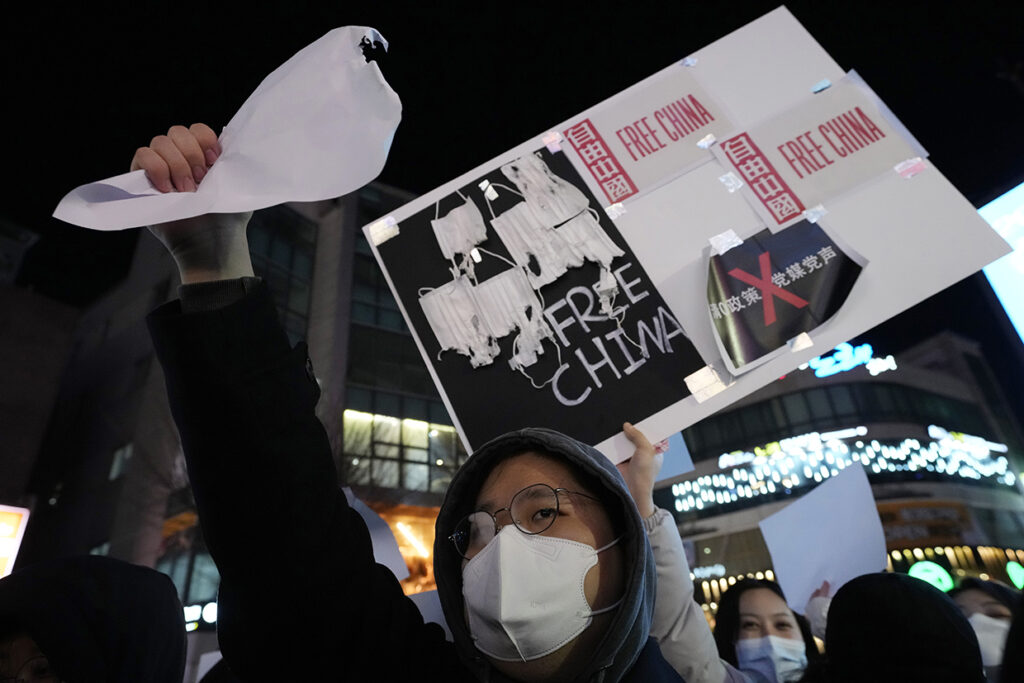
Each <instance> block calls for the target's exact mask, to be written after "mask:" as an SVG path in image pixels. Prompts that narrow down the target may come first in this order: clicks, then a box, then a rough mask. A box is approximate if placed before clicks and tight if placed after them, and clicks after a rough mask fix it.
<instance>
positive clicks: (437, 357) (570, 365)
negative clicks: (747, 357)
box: [377, 148, 706, 448]
mask: <svg viewBox="0 0 1024 683" xmlns="http://www.w3.org/2000/svg"><path fill="white" fill-rule="evenodd" d="M536 154H537V156H538V157H539V158H540V159H541V160H542V161H543V162H544V163H545V164H547V167H548V169H550V171H551V172H552V173H553V174H554V175H555V176H558V177H560V178H561V179H563V180H565V181H567V182H568V183H571V184H572V185H574V186H575V187H576V188H578V189H579V190H580V191H581V192H583V194H584V196H585V197H586V198H587V199H588V200H589V202H590V207H591V208H592V209H594V210H596V214H597V215H596V218H597V220H598V223H599V224H600V226H601V228H602V229H603V230H604V231H605V233H606V234H607V235H608V237H609V238H610V239H611V240H612V241H613V242H614V243H615V245H617V246H618V247H619V249H621V250H622V251H623V252H624V255H622V256H618V257H616V258H615V259H614V260H613V261H612V262H611V266H610V270H611V272H612V273H613V274H614V277H615V279H616V281H617V283H618V288H619V292H618V294H617V295H616V297H615V300H614V306H615V308H616V309H617V310H616V313H619V315H617V316H615V317H618V318H619V320H620V322H616V320H613V319H609V318H608V316H606V315H604V314H602V313H601V304H600V301H599V297H598V294H597V293H596V290H595V285H596V284H597V283H598V280H599V278H600V274H601V268H600V266H599V265H598V264H597V263H594V262H592V261H589V260H588V261H585V262H584V263H583V265H582V266H579V267H575V268H569V269H568V270H567V271H566V273H565V274H564V275H562V276H561V277H559V278H558V279H556V280H554V281H553V282H550V283H548V284H546V285H544V286H542V287H541V288H540V290H539V295H540V300H541V306H542V308H543V316H544V319H545V322H547V324H548V326H549V327H550V328H551V330H552V331H553V332H554V334H553V337H554V340H553V341H552V340H545V341H544V343H543V346H542V348H543V353H542V354H541V355H540V356H539V357H538V359H537V362H536V363H535V364H533V365H531V366H529V367H527V368H524V372H526V373H528V375H529V377H527V376H525V375H523V374H520V373H519V372H517V371H515V370H513V369H512V368H511V367H510V366H509V362H508V361H509V359H510V358H512V356H513V342H514V339H515V337H516V332H513V333H512V334H508V335H506V336H504V337H501V338H499V339H497V340H496V342H497V344H498V346H499V347H500V352H499V353H498V355H497V356H496V357H495V358H494V359H493V362H491V363H490V364H487V365H482V366H480V367H477V368H474V367H472V366H471V363H470V358H469V357H467V356H466V355H462V354H460V353H458V352H456V351H454V350H447V351H442V345H441V343H440V342H439V341H438V339H437V337H436V336H435V334H434V331H433V329H432V328H431V326H430V323H429V322H428V320H427V317H426V315H425V314H424V312H423V309H422V307H421V305H420V302H419V296H420V295H421V294H423V293H425V292H427V291H429V289H432V288H437V287H441V286H443V285H445V284H446V283H449V282H451V281H452V279H453V274H452V272H451V270H450V267H451V266H452V263H451V262H450V261H449V260H447V259H446V258H445V257H444V255H443V254H442V252H441V250H440V247H439V245H438V242H437V239H436V238H435V235H434V231H433V229H432V228H431V223H430V221H431V220H432V219H433V218H435V215H436V213H435V207H433V206H431V207H429V208H428V209H425V210H423V211H421V212H419V213H417V214H415V215H413V216H410V217H409V218H406V219H405V220H403V221H402V222H401V223H400V224H399V234H398V235H397V236H395V237H392V238H391V239H388V240H387V241H385V242H383V243H381V244H380V245H378V247H377V249H378V252H379V254H380V257H381V260H382V261H383V264H384V266H385V269H386V270H387V272H388V274H389V276H390V278H391V281H392V283H393V285H394V288H395V290H396V291H397V294H398V297H399V299H400V300H401V302H402V306H403V308H404V309H405V312H406V315H407V317H408V319H409V322H410V323H411V325H412V327H413V329H414V330H415V331H416V334H417V335H418V336H419V338H420V340H421V341H422V343H423V346H424V347H425V352H426V356H427V357H426V361H427V362H428V363H429V364H431V365H432V366H433V367H434V370H435V372H436V373H437V377H438V379H439V381H440V384H441V387H440V388H441V391H442V392H443V393H444V394H446V395H447V398H448V400H449V403H450V405H451V407H452V409H453V411H454V413H455V417H456V419H457V421H458V422H459V423H460V426H461V428H462V431H463V433H464V437H465V438H466V439H467V440H468V442H469V446H470V447H471V448H477V447H479V446H481V445H482V444H483V443H484V442H486V441H487V440H489V439H491V438H493V437H495V436H498V435H500V434H503V433H505V432H507V431H510V430H513V429H519V428H522V427H548V428H551V429H556V430H558V431H561V432H564V433H566V434H569V435H571V436H573V437H575V438H577V439H579V440H581V441H584V442H586V443H590V444H597V443H600V442H602V441H604V440H605V439H608V438H610V437H612V436H614V435H615V434H616V433H618V432H619V431H621V429H622V423H623V422H624V421H626V420H629V421H633V422H635V421H639V420H642V419H644V418H646V417H649V416H650V415H652V414H654V413H655V412H657V411H659V410H661V409H663V408H665V407H667V406H669V405H672V404H673V403H676V402H678V401H680V400H682V399H684V398H686V397H687V396H689V391H688V390H687V388H686V384H685V382H684V379H685V378H686V377H687V376H688V375H690V374H692V373H694V372H696V371H697V370H699V369H700V368H702V367H704V365H706V363H705V362H704V361H703V360H702V359H701V357H700V356H699V354H698V353H697V351H696V349H695V348H694V347H693V345H692V344H691V343H690V341H689V339H688V338H687V336H686V334H685V332H684V331H683V329H682V327H681V326H680V325H679V323H678V322H677V321H676V319H675V317H674V316H673V314H672V313H671V312H670V311H669V308H668V306H667V305H666V304H665V302H664V300H663V299H662V298H661V295H660V294H659V293H658V291H657V290H656V289H655V287H654V284H653V283H652V282H651V279H650V278H649V277H648V275H647V273H646V272H645V271H644V269H643V267H642V266H641V264H640V262H639V261H638V260H637V258H636V257H635V255H634V254H633V253H632V251H631V250H630V248H629V245H628V244H627V243H626V241H625V240H624V239H623V238H622V236H621V235H620V234H619V232H618V230H616V228H615V224H614V223H613V222H612V221H611V220H610V219H609V218H608V217H607V215H606V214H605V212H604V211H603V209H602V207H601V204H600V203H599V202H598V201H597V200H596V199H595V198H594V196H593V195H592V194H591V193H590V191H589V190H588V189H587V186H586V184H585V183H584V182H583V180H582V178H580V176H579V174H577V173H576V171H575V169H574V168H573V167H572V165H571V164H570V163H569V161H568V160H567V159H566V158H565V155H564V154H562V153H561V152H558V153H551V152H549V151H548V150H547V149H546V148H544V149H541V150H539V151H538V152H536ZM483 180H488V181H490V182H492V183H497V184H498V185H503V186H505V187H507V188H509V187H510V188H512V189H514V186H513V185H512V182H511V181H510V180H509V179H508V178H506V177H505V176H504V174H503V173H502V172H501V169H500V168H495V169H494V170H493V171H491V172H489V173H487V174H486V175H484V176H481V177H480V178H477V179H476V180H474V181H473V182H472V183H469V184H467V185H466V186H465V187H462V188H460V190H461V192H462V194H463V195H464V196H465V197H467V198H468V199H469V200H470V201H472V202H473V203H475V204H476V205H477V207H478V208H479V209H480V212H481V214H482V215H483V216H484V219H485V223H486V226H487V239H486V241H484V242H482V243H480V244H479V245H478V247H479V251H480V255H481V261H480V262H478V263H475V264H474V265H473V268H474V272H475V277H476V280H477V282H478V283H480V284H483V283H485V282H486V281H487V280H488V279H490V278H492V277H494V276H496V275H498V274H500V273H503V272H505V271H507V270H509V269H510V268H513V267H514V266H513V265H512V264H511V263H510V262H511V261H512V260H514V259H513V257H512V255H511V253H510V252H509V250H508V249H507V248H506V246H505V245H504V243H503V242H502V240H501V238H500V237H499V236H498V234H497V232H496V231H495V229H494V226H493V225H492V224H491V222H490V219H491V217H492V213H491V212H492V211H493V213H494V215H497V216H500V215H501V214H502V213H503V212H505V211H508V210H509V209H510V208H512V207H513V206H515V205H516V204H519V203H522V202H523V201H524V200H523V198H522V197H521V196H519V195H517V194H515V193H513V192H511V191H508V190H507V189H505V188H501V187H499V188H497V190H498V196H497V198H496V199H493V200H492V201H491V202H490V207H488V202H487V201H486V200H485V197H484V193H483V191H482V190H481V189H480V187H479V185H480V182H481V181H483ZM463 203H464V200H463V199H462V198H461V197H460V196H459V195H458V194H452V195H449V196H447V197H444V198H443V199H442V200H441V201H440V203H439V206H438V207H437V208H436V211H437V212H438V213H439V214H440V216H445V215H446V214H447V213H448V212H449V211H451V210H452V209H454V208H456V207H458V206H460V205H462V204H463ZM534 265H535V264H533V263H532V262H531V263H530V264H529V265H528V267H529V268H530V269H531V271H532V272H534V273H536V272H538V271H537V269H536V268H534V267H533V266H534ZM618 309H621V311H619V310H618ZM620 323H621V324H620ZM548 380H551V381H550V382H549V381H548ZM545 382H547V383H546V384H545ZM534 385H537V386H541V385H543V386H541V388H539V389H538V388H535V386H534Z"/></svg>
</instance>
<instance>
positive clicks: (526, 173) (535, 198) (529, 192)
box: [501, 154, 590, 228]
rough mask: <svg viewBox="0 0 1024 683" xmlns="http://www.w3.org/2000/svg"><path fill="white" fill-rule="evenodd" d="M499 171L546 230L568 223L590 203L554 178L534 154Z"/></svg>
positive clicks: (506, 165) (568, 185)
mask: <svg viewBox="0 0 1024 683" xmlns="http://www.w3.org/2000/svg"><path fill="white" fill-rule="evenodd" d="M501 172H502V173H504V174H505V177H506V178H508V179H509V180H511V181H512V182H513V183H515V185H516V187H517V188H519V191H520V192H522V193H523V198H524V199H525V200H526V203H527V204H528V205H529V207H530V209H531V211H533V213H534V214H535V215H536V216H537V219H538V220H539V221H540V222H541V224H543V225H545V226H547V227H549V228H553V227H555V226H556V225H558V224H560V223H563V222H564V221H567V220H569V219H570V218H572V217H573V216H575V215H576V214H578V213H580V212H581V211H583V210H584V209H586V208H587V206H589V204H590V202H588V201H587V198H586V196H585V195H584V194H583V193H582V192H580V191H579V189H578V188H577V187H576V186H575V185H573V184H571V183H568V182H566V181H565V180H563V179H562V178H559V177H558V176H556V175H555V174H554V173H552V172H551V169H549V168H548V166H547V164H545V163H544V162H543V161H541V160H540V159H538V158H537V157H536V156H535V155H533V154H527V155H525V156H522V157H520V158H518V159H516V160H515V161H512V162H510V163H507V164H505V165H504V166H502V167H501Z"/></svg>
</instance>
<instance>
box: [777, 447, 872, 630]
mask: <svg viewBox="0 0 1024 683" xmlns="http://www.w3.org/2000/svg"><path fill="white" fill-rule="evenodd" d="M760 527H761V533H762V534H763V535H764V542H765V544H766V545H767V546H768V552H769V553H771V556H772V565H773V566H774V568H775V576H776V577H777V579H778V582H779V585H780V586H781V587H782V591H783V592H784V593H785V594H786V600H787V601H788V602H789V606H790V607H792V608H793V609H794V610H795V611H797V612H800V613H803V611H804V607H805V606H806V605H807V601H808V600H809V599H810V597H811V594H812V593H813V592H814V590H815V589H816V588H818V587H819V586H820V585H821V583H822V582H823V581H828V582H829V585H830V586H831V590H832V592H833V593H835V591H837V590H839V588H840V587H841V586H842V585H843V584H844V583H846V582H847V581H849V580H850V579H853V578H855V577H858V576H860V575H861V574H869V573H872V572H880V571H882V570H883V569H885V534H884V533H883V531H882V522H881V521H880V520H879V518H878V510H877V509H876V508H875V498H874V496H873V495H872V494H871V485H870V484H869V483H868V476H867V474H866V473H865V472H864V467H863V466H861V464H860V463H858V462H854V463H853V464H851V465H847V466H846V468H845V469H843V471H841V472H840V473H839V474H837V475H835V476H834V477H832V478H831V479H829V480H828V481H826V482H825V483H823V484H820V485H819V486H818V487H817V488H815V489H814V490H813V491H811V492H810V493H808V494H806V495H805V496H803V497H802V498H798V499H797V500H795V501H793V502H792V503H790V504H789V505H787V506H786V507H784V508H782V509H781V510H779V511H778V512H776V513H775V514H773V515H771V516H770V517H766V518H765V519H763V520H761V524H760Z"/></svg>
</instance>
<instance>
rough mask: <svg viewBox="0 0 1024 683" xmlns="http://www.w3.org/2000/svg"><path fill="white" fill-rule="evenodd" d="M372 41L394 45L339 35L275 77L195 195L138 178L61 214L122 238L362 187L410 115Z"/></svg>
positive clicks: (352, 30) (75, 197)
mask: <svg viewBox="0 0 1024 683" xmlns="http://www.w3.org/2000/svg"><path fill="white" fill-rule="evenodd" d="M364 38H366V39H368V40H371V41H380V42H381V43H383V44H384V46H385V47H387V42H386V41H385V40H384V38H383V37H382V36H381V35H380V34H379V33H378V32H377V31H376V30H375V29H372V28H367V27H361V26H347V27H344V28H337V29H334V30H333V31H331V32H329V33H328V34H327V35H325V36H324V37H323V38H320V39H319V40H317V41H316V42H314V43H312V44H311V45H308V46H307V47H305V48H303V49H302V50H300V51H299V52H298V53H296V54H295V56H293V57H292V58H291V59H289V60H288V61H287V62H285V63H284V64H283V65H281V66H280V67H278V68H277V69H276V70H274V72H273V73H271V74H270V75H269V76H267V77H266V78H265V79H264V80H263V82H262V83H260V85H259V87H257V88H256V90H255V91H254V92H253V93H252V95H250V96H249V99H247V100H246V101H245V103H244V104H243V105H242V107H241V109H239V110H238V112H237V113H236V114H235V115H234V117H232V119H231V121H230V122H229V123H228V125H227V126H225V127H224V130H223V132H222V133H221V136H220V144H221V148H222V154H221V156H220V158H219V159H217V161H216V163H214V165H213V166H212V167H211V168H210V171H209V173H207V174H206V176H205V177H204V178H203V181H202V183H200V185H199V189H198V190H197V191H196V192H168V193H166V194H164V193H161V192H160V191H159V190H157V189H156V188H155V187H153V185H152V184H151V183H150V182H149V180H148V179H147V178H146V175H145V173H144V172H143V171H133V172H131V173H125V174H123V175H119V176H114V177H113V178H107V179H106V180H101V181H99V182H95V183H89V184H87V185H82V186H80V187H77V188H75V189H74V190H72V191H71V192H69V193H68V194H67V195H66V196H65V197H64V198H63V199H62V200H61V201H60V203H59V204H58V205H57V209H56V210H55V211H54V212H53V215H54V216H55V217H57V218H59V219H61V220H63V221H67V222H68V223H73V224H75V225H79V226H82V227H84V228H92V229H93V230H123V229H125V228H135V227H140V226H143V225H155V224H157V223H165V222H167V221H173V220H180V219H183V218H191V217H192V216H198V215H201V214H205V213H234V212H241V211H252V210H256V209H262V208H264V207H267V206H273V205H276V204H281V203H282V202H290V201H300V202H303V201H317V200H321V199H329V198H332V197H339V196H341V195H343V194H347V193H349V192H352V191H353V190H356V189H357V188H359V187H362V186H363V185H365V184H366V183H368V182H370V181H371V180H373V179H374V178H375V177H377V175H378V174H379V173H380V172H381V169H383V168H384V162H385V161H386V160H387V156H388V151H389V150H390V148H391V140H392V138H393V137H394V134H395V128H396V127H397V126H398V122H399V121H400V120H401V117H402V104H401V102H400V101H399V99H398V95H397V94H396V93H395V91H394V90H392V89H391V86H389V85H388V83H387V81H385V80H384V75H383V74H382V73H381V72H380V69H379V68H378V66H377V64H376V63H374V62H367V61H366V60H365V58H364V56H363V53H362V50H361V48H360V41H361V40H363V39H364Z"/></svg>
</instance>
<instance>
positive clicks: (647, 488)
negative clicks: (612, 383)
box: [616, 422, 668, 519]
mask: <svg viewBox="0 0 1024 683" xmlns="http://www.w3.org/2000/svg"><path fill="white" fill-rule="evenodd" d="M622 431H623V432H625V433H626V438H628V439H629V440H630V442H631V443H632V444H633V445H634V446H635V447H636V450H635V451H634V452H633V457H632V458H630V459H629V460H626V461H625V462H620V463H619V464H618V465H616V467H618V468H619V472H620V473H621V474H622V478H623V479H625V480H626V484H627V485H628V486H629V495H631V496H632V497H633V502H635V503H636V507H637V509H638V510H639V511H640V516H641V517H643V518H644V519H646V518H648V517H650V516H651V515H653V514H654V510H655V507H654V482H655V481H656V480H657V478H658V472H660V471H661V465H662V463H663V462H664V461H665V451H666V450H667V449H668V441H667V440H666V441H660V442H658V444H657V445H654V446H652V445H651V442H650V441H648V440H647V437H646V436H644V434H643V432H641V431H640V430H639V429H637V428H636V427H634V426H633V425H632V424H630V423H629V422H626V423H624V424H623V425H622Z"/></svg>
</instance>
